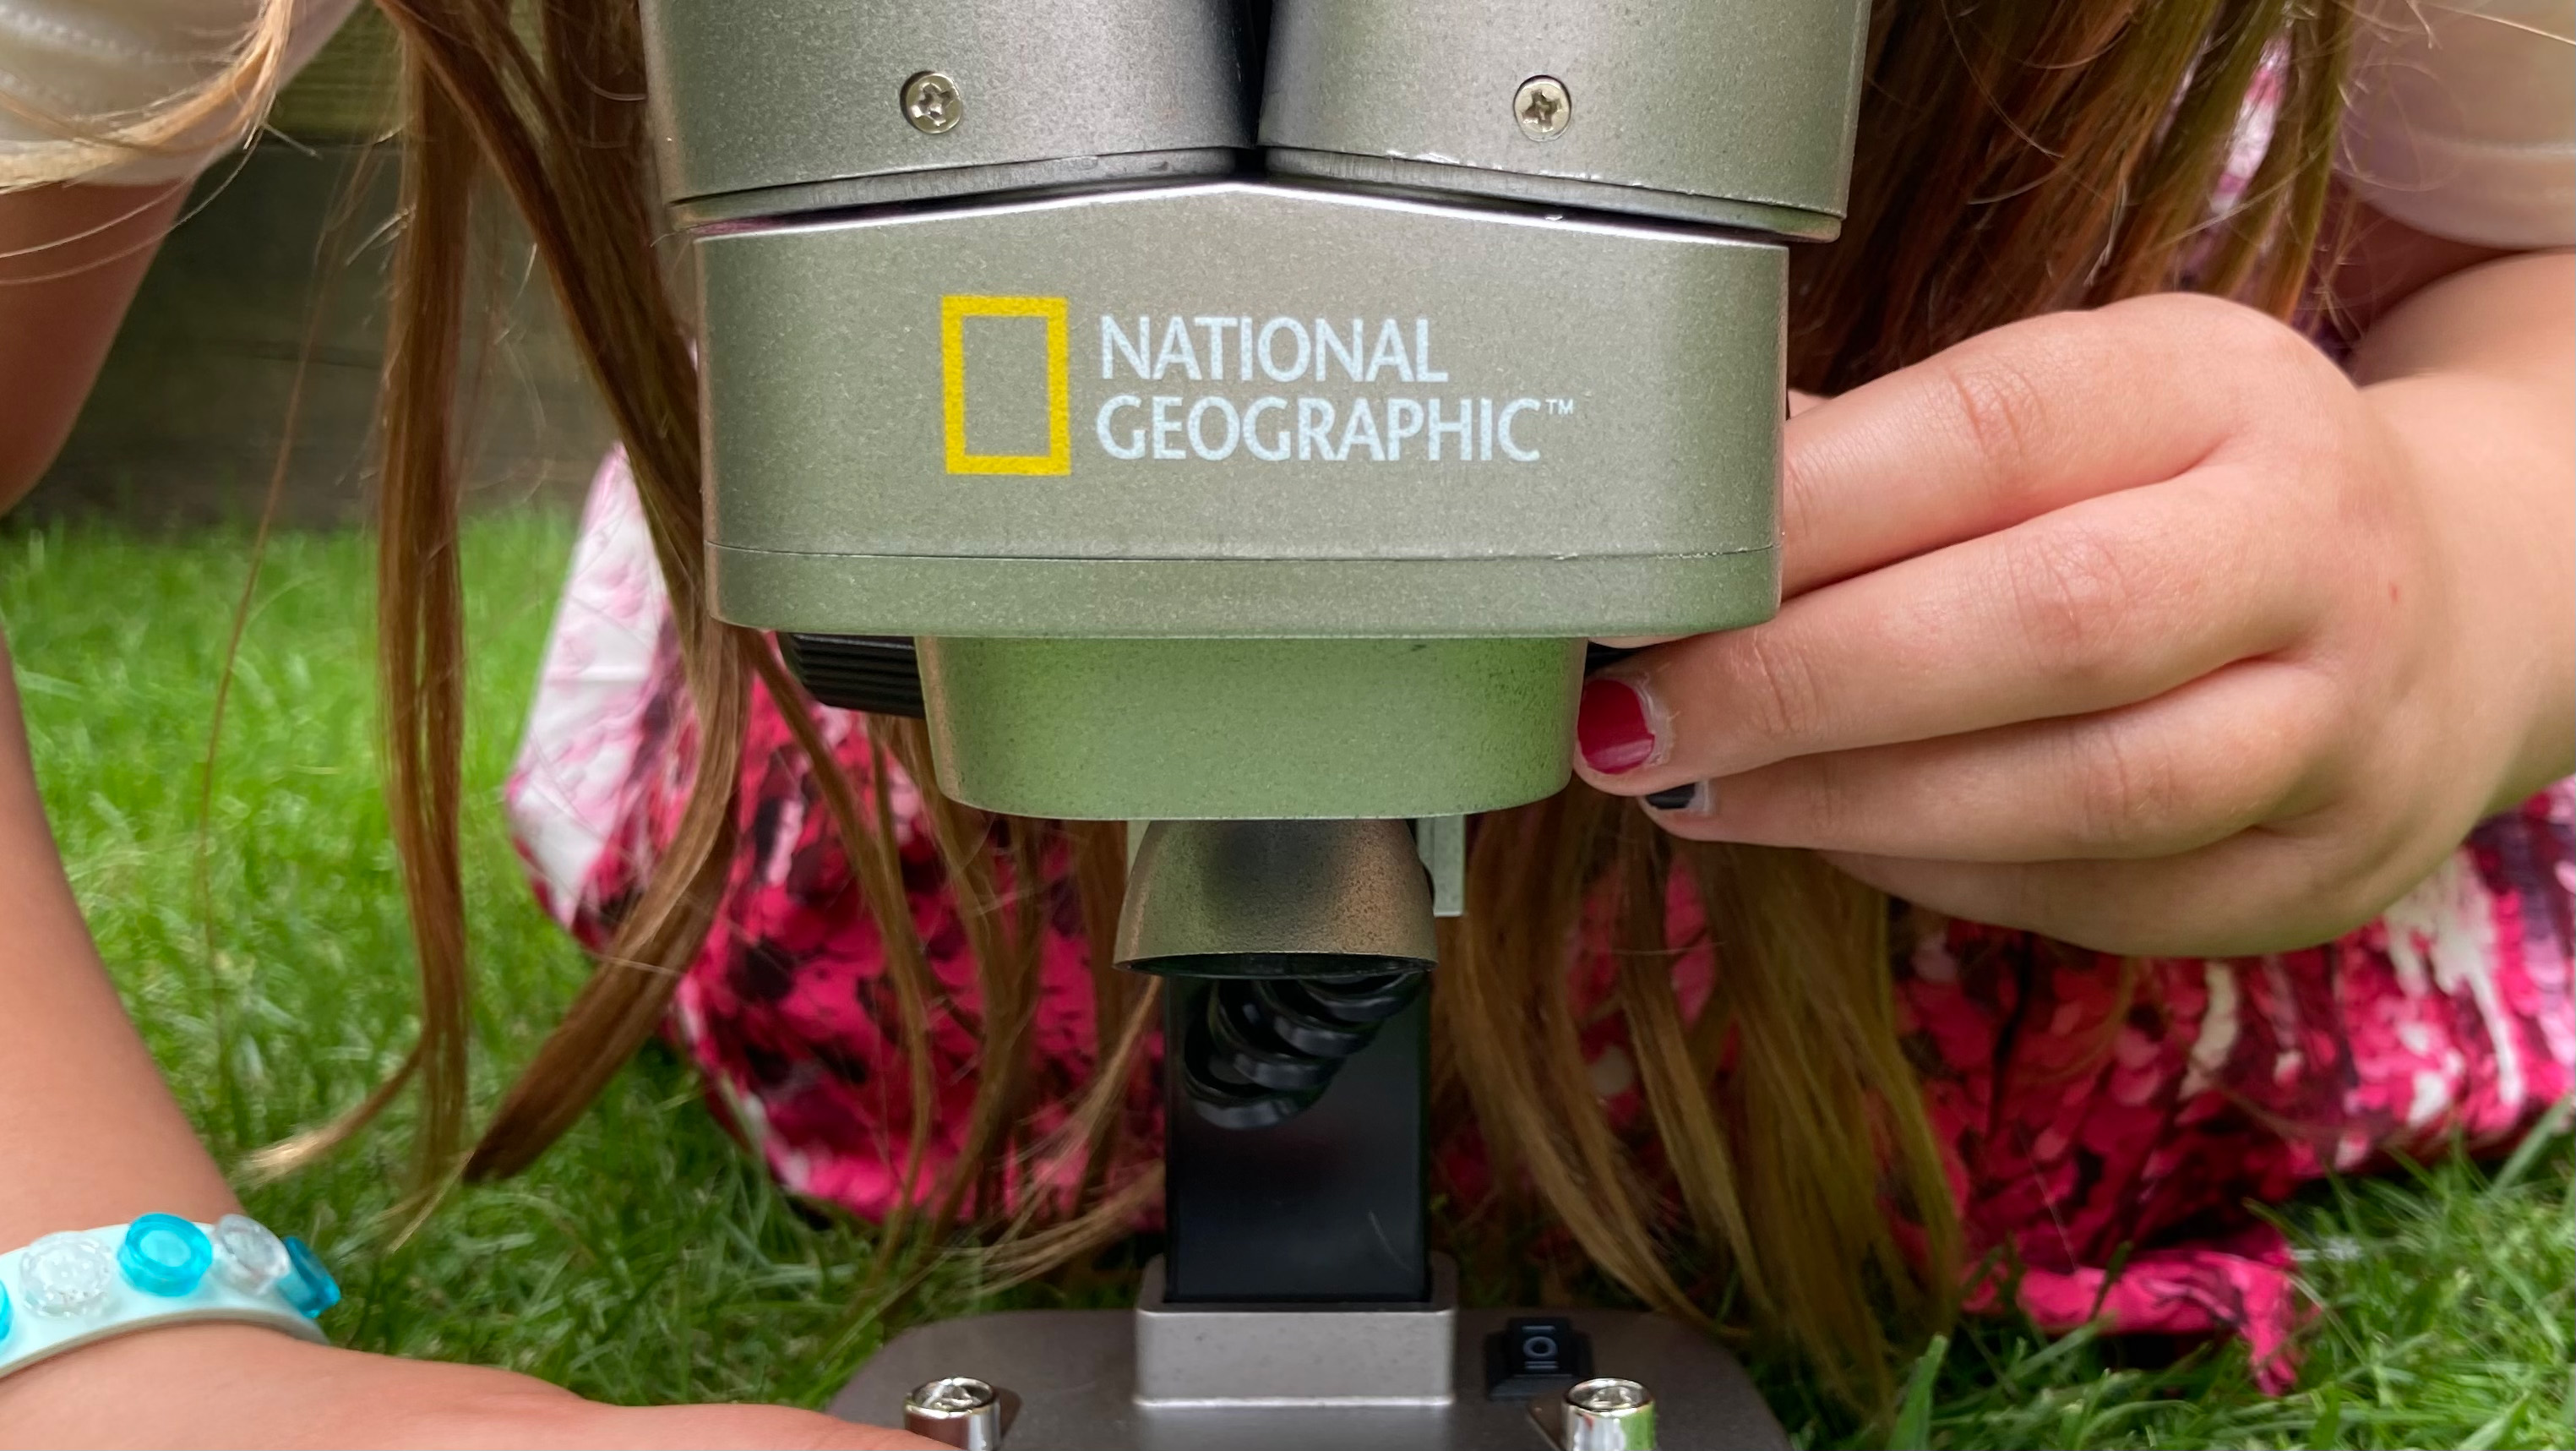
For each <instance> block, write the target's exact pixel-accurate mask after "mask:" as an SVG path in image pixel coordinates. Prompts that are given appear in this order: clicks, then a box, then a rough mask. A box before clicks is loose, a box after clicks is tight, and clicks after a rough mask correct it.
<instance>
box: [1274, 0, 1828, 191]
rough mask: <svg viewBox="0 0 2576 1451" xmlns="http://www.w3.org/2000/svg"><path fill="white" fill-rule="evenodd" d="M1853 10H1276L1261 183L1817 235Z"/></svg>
mask: <svg viewBox="0 0 2576 1451" xmlns="http://www.w3.org/2000/svg"><path fill="white" fill-rule="evenodd" d="M1868 13H1869V6H1868V3H1867V0H1691V3H1690V4H1687V5H1590V4H1566V3H1564V0H1410V3H1407V4H1402V5H1390V4H1387V3H1385V0H1277V5H1276V8H1275V9H1274V10H1273V12H1272V19H1271V27H1270V59H1269V76H1268V83H1267V87H1266V91H1265V94H1264V97H1263V100H1262V107H1261V144H1262V145H1263V146H1265V147H1267V148H1269V162H1270V167H1271V169H1272V170H1273V171H1278V172H1294V173H1299V174H1304V175H1309V176H1317V177H1325V178H1331V179H1336V180H1341V181H1350V182H1361V183H1370V184H1375V185H1381V186H1397V187H1406V188H1411V189H1417V190H1426V191H1456V192H1472V193H1476V194H1480V195H1485V196H1495V197H1504V198H1509V199H1514V200H1520V201H1529V202H1538V203H1545V204H1553V205H1565V206H1579V207H1587V208H1591V209H1594V210H1599V211H1608V212H1627V213H1633V214H1639V215H1645V216H1656V217H1667V218H1672V219H1674V220H1679V221H1691V222H1710V223H1716V224H1719V225H1723V226H1731V227H1740V228H1745V229H1748V230H1752V231H1759V232H1768V233H1774V234H1777V235H1781V236H1788V237H1815V238H1824V237H1830V236H1832V235H1833V234H1834V232H1835V230H1836V229H1837V228H1838V227H1839V226H1840V219H1841V216H1842V213H1843V206H1844V197H1845V192H1846V189H1847V186H1848V183H1849V179H1850V172H1851V150H1852V135H1853V130H1854V126H1855V124H1856V122H1857V118H1858V115H1859V101H1858V98H1859V88H1858V84H1857V82H1858V79H1859V75H1860V65H1861V59H1862V46H1863V41H1864V39H1865V35H1864V32H1865V30H1866V22H1867V19H1868Z"/></svg>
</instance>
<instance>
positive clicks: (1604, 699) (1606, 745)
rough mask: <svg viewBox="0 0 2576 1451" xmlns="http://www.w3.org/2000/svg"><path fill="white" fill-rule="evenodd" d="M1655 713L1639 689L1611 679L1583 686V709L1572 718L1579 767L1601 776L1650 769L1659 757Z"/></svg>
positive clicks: (1606, 678) (1615, 678) (1597, 678)
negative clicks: (1642, 767) (1639, 768)
mask: <svg viewBox="0 0 2576 1451" xmlns="http://www.w3.org/2000/svg"><path fill="white" fill-rule="evenodd" d="M1655 714H1656V712H1655V710H1654V708H1653V702H1652V701H1650V700H1649V699H1647V696H1646V692H1645V690H1644V688H1643V687H1641V686H1639V685H1637V684H1636V683H1635V682H1634V681H1629V680H1622V679H1619V678H1617V677H1615V676H1600V675H1596V676H1594V677H1593V678H1592V679H1590V680H1587V681H1585V682H1583V705H1582V708H1581V709H1580V710H1579V711H1577V712H1576V714H1575V718H1574V740H1575V744H1576V746H1577V747H1578V748H1579V749H1581V751H1582V752H1583V764H1585V765H1587V766H1590V767H1591V768H1592V769H1593V770H1595V771H1599V772H1600V773H1602V774H1603V775H1605V776H1617V775H1622V774H1625V773H1626V772H1629V771H1633V770H1636V769H1637V768H1638V767H1640V766H1644V765H1650V764H1652V763H1653V762H1654V761H1655V760H1656V759H1658V758H1659V757H1660V756H1661V755H1662V754H1663V750H1662V742H1661V741H1659V740H1658V739H1657V738H1656V735H1655V724H1654V721H1655Z"/></svg>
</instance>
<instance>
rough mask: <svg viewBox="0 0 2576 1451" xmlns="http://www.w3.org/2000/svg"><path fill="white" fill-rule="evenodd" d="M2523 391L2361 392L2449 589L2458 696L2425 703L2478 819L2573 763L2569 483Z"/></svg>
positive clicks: (2449, 377)
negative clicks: (2414, 499)
mask: <svg viewBox="0 0 2576 1451" xmlns="http://www.w3.org/2000/svg"><path fill="white" fill-rule="evenodd" d="M2524 392H2525V390H2523V389H2520V388H2517V387H2514V386H2512V385H2511V384H2508V383H2502V382H2500V380H2497V379H2494V378H2489V377H2485V376H2476V375H2466V374H2458V373H2430V374H2421V375H2418V376H2415V377H2411V378H2403V379H2395V380H2391V381H2388V382H2384V383H2378V384H2374V385H2372V386H2370V387H2369V388H2366V389H2365V390H2364V391H2363V396H2364V397H2365V399H2367V400H2368V402H2369V404H2370V405H2371V407H2372V410H2373V411H2374V412H2375V413H2376V414H2377V415H2378V417H2379V419H2380V421H2381V422H2382V423H2383V425H2385V426H2386V428H2387V430H2388V433H2389V436H2390V438H2391V440H2392V442H2393V443H2394V444H2395V445H2396V446H2397V448H2398V449H2399V450H2400V451H2401V452H2402V453H2403V455H2404V456H2405V458H2406V460H2407V467H2408V468H2409V470H2410V471H2411V472H2412V473H2413V475H2414V477H2415V478H2416V481H2417V487H2418V488H2419V489H2420V490H2422V493H2423V499H2424V503H2425V513H2426V517H2427V518H2429V519H2430V520H2432V521H2433V527H2434V537H2433V538H2432V539H2430V540H2428V541H2427V544H2428V546H2429V547H2431V548H2432V549H2434V550H2435V551H2436V552H2437V554H2438V556H2439V557H2440V558H2441V559H2442V561H2443V563H2444V572H2445V575H2446V576H2447V578H2448V580H2449V582H2450V585H2451V588H2452V590H2453V591H2454V592H2455V595H2456V599H2455V601H2454V607H2453V608H2452V610H2451V611H2450V612H2449V614H2450V620H2449V623H2450V626H2451V631H2452V634H2451V637H2450V638H2448V639H2444V640H2437V641H2435V642H2433V648H2435V649H2438V650H2442V651H2444V652H2446V654H2447V655H2448V656H2449V660H2448V663H2449V664H2451V665H2452V666H2454V667H2456V668H2454V669H2452V670H2450V671H2449V672H2448V678H2449V679H2450V680H2451V681H2452V682H2453V684H2454V689H2456V690H2457V691H2458V692H2460V693H2459V695H2458V696H2457V697H2456V698H2451V699H2445V700H2442V701H2439V702H2436V703H2435V708H2437V709H2440V710H2442V711H2444V712H2445V713H2446V716H2447V719H2446V722H2445V724H2446V726H2447V727H2448V730H2449V736H2450V740H2451V742H2452V745H2453V748H2454V749H2452V750H2451V751H2449V752H2446V753H2445V761H2444V764H2443V767H2442V769H2443V770H2444V771H2445V773H2446V774H2448V775H2450V776H2451V777H2452V779H2453V780H2454V781H2456V782H2458V783H2459V784H2460V785H2462V786H2463V787H2469V788H2473V789H2474V790H2475V791H2476V792H2477V793H2478V799H2477V804H2478V807H2479V814H2480V815H2481V816H2484V815H2491V814H2493V813H2495V812H2498V811H2503V810H2508V809H2510V808H2512V807H2514V806H2516V805H2519V804H2520V803H2521V802H2523V801H2524V800H2526V799H2528V798H2529V797H2530V796H2531V795H2532V794H2533V793H2534V792H2537V791H2539V790H2540V789H2541V788H2542V787H2544V786H2547V785H2548V784H2549V783H2550V782H2552V781H2555V780H2558V779H2559V778H2561V777H2563V776H2566V775H2567V774H2569V772H2570V771H2576V628H2571V624H2570V621H2569V619H2568V618H2567V617H2568V616H2569V615H2570V614H2571V611H2576V602H2571V591H2576V579H2571V577H2570V575H2571V571H2570V567H2569V564H2570V562H2569V559H2568V557H2567V556H2568V550H2567V543H2566V541H2567V536H2568V532H2569V524H2568V513H2569V509H2568V503H2567V498H2566V496H2567V494H2568V489H2567V484H2566V480H2565V479H2564V478H2561V477H2557V471H2556V470H2555V469H2553V468H2552V467H2551V466H2550V465H2549V462H2548V459H2547V458H2546V457H2545V456H2543V454H2544V450H2543V449H2541V448H2536V447H2534V446H2533V444H2534V443H2535V442H2536V440H2535V439H2534V438H2533V436H2532V430H2531V428H2530V425H2529V421H2528V412H2529V409H2530V407H2531V400H2530V399H2528V398H2527V397H2525V396H2524ZM2553 491H2554V497H2553ZM2424 603H2425V602H2417V601H2408V602H2402V604H2403V606H2405V607H2409V608H2420V607H2422V605H2423V604H2424Z"/></svg>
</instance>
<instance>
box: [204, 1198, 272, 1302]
mask: <svg viewBox="0 0 2576 1451" xmlns="http://www.w3.org/2000/svg"><path fill="white" fill-rule="evenodd" d="M289 1268H290V1266H289V1265H288V1263H287V1259H286V1243H285V1241H283V1240H281V1239H279V1238H278V1237H277V1236H276V1235H274V1234H272V1233H270V1232H269V1228H268V1226H267V1225H265V1224H262V1223H260V1222H259V1221H258V1220H256V1219H253V1218H251V1217H250V1216H249V1215H247V1214H227V1215H225V1216H224V1217H223V1218H221V1219H218V1220H216V1221H215V1273H216V1274H218V1275H220V1276H222V1277H223V1281H224V1283H225V1284H227V1285H230V1286H232V1287H233V1288H234V1289H236V1290H239V1291H241V1292H242V1293H243V1294H245V1295H256V1294H258V1293H259V1292H261V1291H262V1290H265V1289H267V1288H268V1287H269V1286H271V1285H274V1284H276V1283H277V1282H278V1280H279V1279H280V1278H281V1277H283V1276H284V1275H285V1274H286V1272H287V1270H288V1269H289Z"/></svg>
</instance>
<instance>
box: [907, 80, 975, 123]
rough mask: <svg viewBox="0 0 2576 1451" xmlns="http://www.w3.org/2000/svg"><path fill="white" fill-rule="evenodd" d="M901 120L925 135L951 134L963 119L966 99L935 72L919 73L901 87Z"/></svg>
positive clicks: (954, 83)
mask: <svg viewBox="0 0 2576 1451" xmlns="http://www.w3.org/2000/svg"><path fill="white" fill-rule="evenodd" d="M903 119H905V120H907V121H910V122H911V123H912V129H913V130H915V131H919V132H922V133H924V134H925V135H930V136H937V135H939V134H940V133H942V132H946V131H954V130H956V129H957V123H958V122H960V121H963V120H965V119H966V98H965V97H964V96H963V95H960V94H959V93H958V90H957V83H956V82H955V81H953V80H951V79H949V78H948V77H947V76H944V75H941V74H940V73H939V72H937V71H923V72H921V73H920V74H918V75H915V76H914V77H913V78H912V79H910V80H908V81H905V82H904V83H903Z"/></svg>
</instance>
